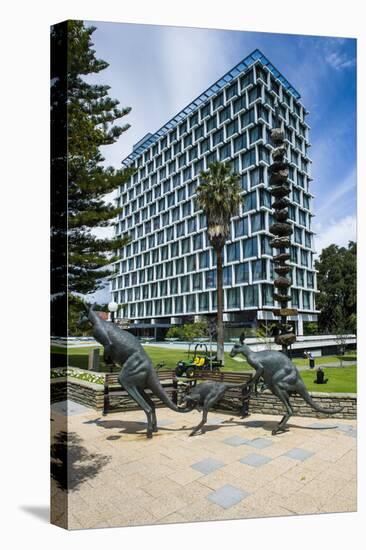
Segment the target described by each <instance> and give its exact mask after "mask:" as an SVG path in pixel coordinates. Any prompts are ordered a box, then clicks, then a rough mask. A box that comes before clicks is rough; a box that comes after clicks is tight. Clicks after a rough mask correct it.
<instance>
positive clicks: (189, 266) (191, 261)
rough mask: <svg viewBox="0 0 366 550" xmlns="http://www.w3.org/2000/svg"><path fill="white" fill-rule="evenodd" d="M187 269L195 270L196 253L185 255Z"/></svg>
mask: <svg viewBox="0 0 366 550" xmlns="http://www.w3.org/2000/svg"><path fill="white" fill-rule="evenodd" d="M187 271H188V272H190V271H196V255H195V254H191V255H190V256H188V257H187Z"/></svg>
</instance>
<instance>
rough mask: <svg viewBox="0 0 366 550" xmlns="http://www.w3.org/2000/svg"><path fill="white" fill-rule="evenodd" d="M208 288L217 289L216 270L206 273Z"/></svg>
mask: <svg viewBox="0 0 366 550" xmlns="http://www.w3.org/2000/svg"><path fill="white" fill-rule="evenodd" d="M205 275H206V288H216V269H210V270H209V271H206V273H205Z"/></svg>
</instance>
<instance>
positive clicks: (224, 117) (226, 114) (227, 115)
mask: <svg viewBox="0 0 366 550" xmlns="http://www.w3.org/2000/svg"><path fill="white" fill-rule="evenodd" d="M230 117H231V109H230V105H228V106H227V107H225V109H223V110H222V111H220V113H219V121H220V124H222V123H223V122H225V120H228V119H229V118H230Z"/></svg>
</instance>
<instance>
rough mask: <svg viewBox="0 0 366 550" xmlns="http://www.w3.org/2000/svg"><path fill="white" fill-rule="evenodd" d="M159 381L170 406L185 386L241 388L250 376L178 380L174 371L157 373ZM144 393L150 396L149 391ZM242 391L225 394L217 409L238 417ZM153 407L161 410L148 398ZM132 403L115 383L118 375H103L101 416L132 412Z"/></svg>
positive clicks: (205, 374)
mask: <svg viewBox="0 0 366 550" xmlns="http://www.w3.org/2000/svg"><path fill="white" fill-rule="evenodd" d="M158 377H159V380H160V382H161V384H162V386H163V387H164V390H165V391H166V392H167V394H168V395H169V397H170V398H171V400H172V401H173V403H175V404H177V402H178V395H179V393H180V392H181V391H184V390H185V388H186V387H187V385H188V386H190V387H193V386H194V385H195V384H197V382H199V381H202V382H203V381H206V380H212V381H216V382H226V383H228V384H238V385H239V384H243V383H244V382H249V381H250V379H251V377H252V374H251V373H250V372H220V371H201V372H198V373H197V374H196V375H195V376H194V377H193V378H178V377H177V376H176V374H175V371H174V370H159V371H158ZM147 393H148V394H150V392H149V390H147ZM246 393H247V392H246V391H244V392H243V391H242V390H241V388H232V389H230V390H228V391H227V392H226V394H225V397H224V398H223V399H222V400H221V401H220V403H219V405H218V408H220V409H222V410H226V411H227V410H229V411H231V412H235V413H238V412H239V411H242V410H243V407H245V406H247V405H248V402H249V397H248V396H247V395H246ZM150 396H151V398H152V400H153V401H154V403H155V405H156V407H163V406H164V405H163V403H162V402H161V401H160V400H159V399H158V398H157V397H155V396H154V395H152V394H150ZM136 407H137V406H136V403H135V401H134V400H133V399H132V398H131V397H130V396H129V395H128V393H127V391H126V390H125V389H124V388H123V387H122V386H121V385H120V383H119V382H118V373H107V374H106V375H105V382H104V406H103V415H106V414H108V413H111V412H121V411H128V410H130V411H131V410H135V409H136Z"/></svg>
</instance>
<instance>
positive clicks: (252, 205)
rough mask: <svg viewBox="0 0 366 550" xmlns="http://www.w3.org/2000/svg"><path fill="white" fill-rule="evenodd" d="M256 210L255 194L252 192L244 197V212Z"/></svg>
mask: <svg viewBox="0 0 366 550" xmlns="http://www.w3.org/2000/svg"><path fill="white" fill-rule="evenodd" d="M256 209H257V193H256V191H252V192H251V193H248V194H247V195H245V197H244V212H249V211H250V210H256Z"/></svg>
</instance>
